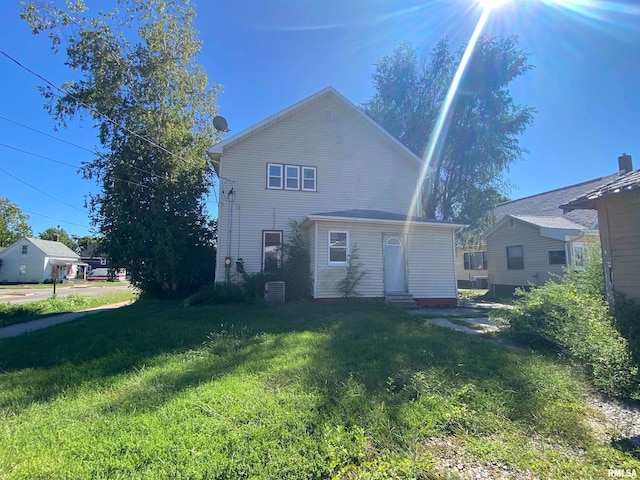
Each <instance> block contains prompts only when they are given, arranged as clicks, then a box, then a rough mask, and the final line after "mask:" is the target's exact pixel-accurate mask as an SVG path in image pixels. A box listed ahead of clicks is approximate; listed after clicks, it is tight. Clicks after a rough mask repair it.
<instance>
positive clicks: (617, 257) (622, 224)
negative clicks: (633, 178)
mask: <svg viewBox="0 0 640 480" xmlns="http://www.w3.org/2000/svg"><path fill="white" fill-rule="evenodd" d="M598 218H599V224H600V238H601V241H602V259H603V262H604V265H605V272H606V273H607V274H608V275H607V277H608V278H607V281H608V282H607V283H608V285H607V286H608V287H609V288H611V284H610V282H611V279H613V289H614V290H615V291H617V292H619V293H623V294H625V295H627V296H629V297H632V298H635V299H637V300H640V274H639V272H640V195H638V194H637V193H636V192H623V193H619V194H615V195H610V196H608V197H604V198H602V199H600V200H599V201H598ZM609 265H611V271H610V272H609ZM609 293H610V292H609Z"/></svg>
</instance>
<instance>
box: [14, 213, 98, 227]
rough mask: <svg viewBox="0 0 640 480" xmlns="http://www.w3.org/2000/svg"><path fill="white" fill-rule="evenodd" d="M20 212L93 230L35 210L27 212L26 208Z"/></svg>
mask: <svg viewBox="0 0 640 480" xmlns="http://www.w3.org/2000/svg"><path fill="white" fill-rule="evenodd" d="M20 210H21V211H23V212H27V213H30V214H32V215H38V216H40V217H45V218H50V219H51V220H57V221H58V222H64V223H68V224H69V225H75V226H76V227H83V228H92V227H90V226H89V225H82V224H80V223H75V222H70V221H69V220H64V219H63V218H57V217H52V216H50V215H45V214H44V213H38V212H34V211H33V210H27V209H25V208H20Z"/></svg>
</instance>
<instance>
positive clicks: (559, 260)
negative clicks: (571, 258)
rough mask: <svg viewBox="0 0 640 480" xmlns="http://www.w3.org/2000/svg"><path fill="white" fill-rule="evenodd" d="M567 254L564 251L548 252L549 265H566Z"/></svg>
mask: <svg viewBox="0 0 640 480" xmlns="http://www.w3.org/2000/svg"><path fill="white" fill-rule="evenodd" d="M566 264H567V252H565V251H564V250H549V265H566Z"/></svg>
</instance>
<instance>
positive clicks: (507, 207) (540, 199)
mask: <svg viewBox="0 0 640 480" xmlns="http://www.w3.org/2000/svg"><path fill="white" fill-rule="evenodd" d="M617 176H618V175H617V174H614V175H609V176H607V177H600V178H594V179H593V180H589V181H586V182H582V183H577V184H575V185H569V186H567V187H563V188H558V189H556V190H551V191H549V192H543V193H539V194H537V195H532V196H530V197H525V198H520V199H518V200H511V201H509V202H504V203H500V204H498V205H496V206H495V207H494V209H493V213H494V215H495V216H496V220H498V221H500V220H501V219H502V218H504V217H505V216H507V215H532V216H538V217H564V218H565V219H567V220H570V221H571V222H575V223H577V224H580V225H582V226H583V227H587V228H591V227H592V226H593V224H594V223H595V222H596V220H597V219H598V215H597V212H595V211H593V210H588V209H577V210H573V211H571V212H568V213H566V214H565V213H564V212H563V210H562V208H560V207H561V205H563V204H565V203H567V202H569V201H570V200H573V199H574V198H576V197H578V196H580V195H582V194H583V193H585V192H587V191H589V190H592V189H594V188H597V187H601V186H602V185H605V184H606V183H608V182H610V181H611V180H612V179H615V178H617Z"/></svg>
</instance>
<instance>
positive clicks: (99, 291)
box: [0, 283, 131, 304]
mask: <svg viewBox="0 0 640 480" xmlns="http://www.w3.org/2000/svg"><path fill="white" fill-rule="evenodd" d="M130 288H131V287H129V285H109V284H108V283H107V284H104V283H101V284H95V285H94V284H82V285H73V286H69V285H56V295H57V296H58V297H66V296H68V295H73V294H75V295H85V296H87V297H97V296H98V295H104V294H107V293H116V292H126V291H129V290H130ZM51 295H53V285H52V286H51V288H28V287H16V288H10V289H0V303H7V302H8V303H13V304H21V303H29V302H35V301H37V300H45V299H47V298H50V297H51Z"/></svg>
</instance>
